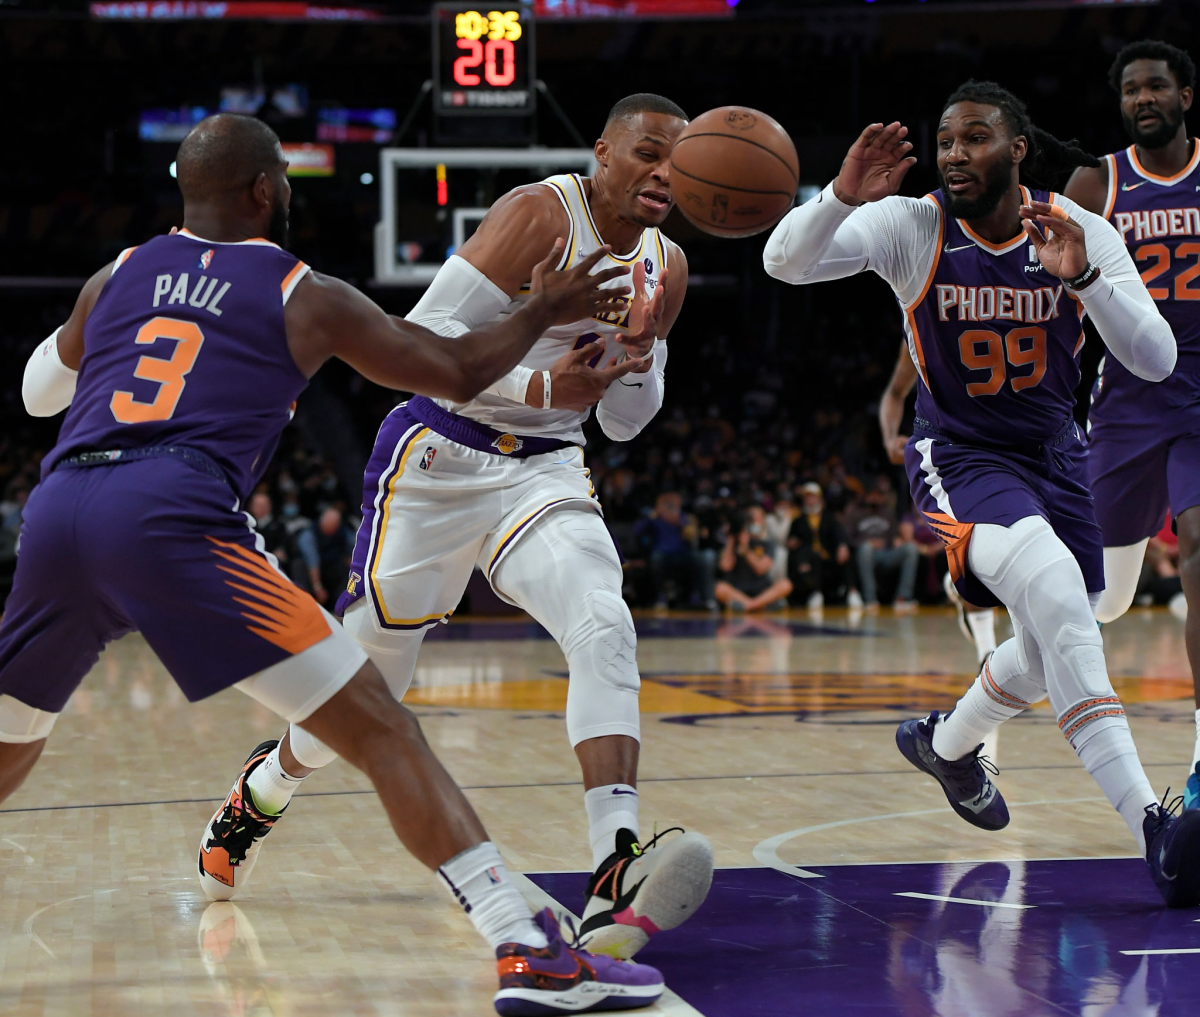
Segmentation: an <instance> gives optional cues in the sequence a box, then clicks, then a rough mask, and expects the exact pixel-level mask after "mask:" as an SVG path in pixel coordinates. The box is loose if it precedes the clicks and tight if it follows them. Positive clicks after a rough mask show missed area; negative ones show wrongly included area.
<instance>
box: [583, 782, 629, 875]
mask: <svg viewBox="0 0 1200 1017" xmlns="http://www.w3.org/2000/svg"><path fill="white" fill-rule="evenodd" d="M583 804H584V807H585V808H586V809H587V816H588V839H589V840H590V841H591V845H592V870H593V871H595V870H596V869H598V868H600V863H601V862H603V861H604V859H605V858H607V857H608V856H609V855H611V854H612V853H613V852H614V851H616V850H617V831H618V830H632V831H633V833H634V836H636V835H637V832H638V793H637V789H636V788H634V787H632V786H631V785H629V784H605V785H604V786H603V787H594V788H592V789H591V790H590V791H585V792H584V795H583Z"/></svg>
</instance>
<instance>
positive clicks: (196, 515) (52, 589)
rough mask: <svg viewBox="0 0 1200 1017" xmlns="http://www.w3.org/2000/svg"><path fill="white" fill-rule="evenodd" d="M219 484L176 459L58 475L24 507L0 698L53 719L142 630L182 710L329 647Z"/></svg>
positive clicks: (322, 629) (314, 611)
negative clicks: (124, 640) (105, 658)
mask: <svg viewBox="0 0 1200 1017" xmlns="http://www.w3.org/2000/svg"><path fill="white" fill-rule="evenodd" d="M236 505H237V498H236V496H235V495H234V493H233V491H232V490H231V489H230V488H229V487H228V486H227V485H226V484H225V483H224V482H223V481H222V480H220V479H217V478H216V477H215V476H212V475H211V474H210V473H207V472H204V471H202V470H200V469H198V468H197V467H196V466H195V465H192V464H189V463H188V462H185V461H182V460H180V459H177V458H171V457H160V458H150V459H142V460H138V461H133V462H126V463H120V464H113V465H104V466H86V467H70V466H60V467H59V468H58V469H56V470H55V472H53V473H51V474H50V475H49V476H48V477H46V479H45V480H43V481H42V482H41V483H40V484H39V485H38V486H37V487H36V488H35V489H34V491H33V494H32V495H31V496H30V498H29V502H28V504H27V506H26V508H25V513H24V523H23V526H22V529H21V545H20V553H19V555H18V560H17V571H16V575H15V577H14V580H13V589H12V593H11V594H10V595H9V598H8V602H7V605H6V612H5V615H4V620H3V622H2V623H0V694H7V695H10V696H13V697H14V698H16V699H18V700H19V701H20V702H22V703H24V704H26V705H27V706H31V707H34V708H35V709H38V710H45V711H48V712H51V713H58V712H59V711H61V710H62V708H63V706H64V705H65V704H66V702H67V700H68V699H69V698H70V696H71V693H72V692H73V691H74V690H75V688H76V687H77V686H78V685H79V683H80V682H81V681H82V680H83V677H84V675H85V674H87V672H88V671H89V670H90V669H91V667H92V666H93V665H94V664H95V663H96V660H97V658H98V657H99V654H100V651H101V649H103V648H104V645H105V644H106V643H108V642H109V641H110V640H112V639H115V638H117V637H118V636H121V635H123V634H125V633H127V632H132V631H134V630H137V631H140V632H141V633H142V634H143V635H144V636H145V638H146V641H147V642H148V643H149V644H150V647H151V649H153V650H154V652H155V653H156V654H158V656H159V659H161V660H162V662H163V664H164V665H165V666H166V668H167V670H168V671H169V672H170V673H171V676H172V677H173V678H174V679H175V681H176V682H177V683H178V685H179V687H180V688H181V689H182V690H183V692H184V694H185V695H186V696H187V698H188V699H190V700H193V701H194V700H197V699H203V698H204V697H205V696H210V695H212V694H213V693H215V692H219V691H221V690H222V689H225V688H228V687H229V686H231V685H233V684H235V683H236V682H239V681H241V680H242V679H243V678H248V677H249V676H250V675H253V674H256V673H257V672H259V671H262V670H264V669H265V668H268V667H270V666H271V665H273V664H277V663H279V662H280V661H281V660H284V659H285V658H287V657H290V656H292V655H294V654H297V653H300V652H302V651H303V650H306V649H307V648H308V647H310V646H312V645H314V644H316V643H318V642H320V641H321V640H322V639H324V638H326V637H327V636H328V635H329V634H330V631H331V630H330V627H329V623H328V622H327V621H326V619H325V616H324V615H323V614H322V613H321V610H320V608H319V607H318V606H317V603H316V601H314V600H313V599H312V598H311V597H310V596H309V595H308V594H307V593H304V592H303V591H302V590H300V589H298V588H297V587H296V586H294V585H293V584H292V583H291V582H289V581H288V579H287V578H286V577H285V576H284V575H283V574H282V573H281V572H280V571H279V570H278V569H277V568H276V567H275V565H274V562H273V561H272V560H271V559H270V558H268V557H267V555H266V553H265V552H264V551H263V550H262V549H261V547H260V546H258V544H257V540H256V536H255V534H254V531H253V530H252V529H251V528H250V526H249V517H248V516H247V515H245V514H244V513H242V512H239V511H237V510H236Z"/></svg>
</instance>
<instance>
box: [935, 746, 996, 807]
mask: <svg viewBox="0 0 1200 1017" xmlns="http://www.w3.org/2000/svg"><path fill="white" fill-rule="evenodd" d="M980 748H982V746H980ZM978 752H979V749H976V750H975V753H972V754H971V755H969V756H964V757H963V758H962V759H956V760H953V761H949V762H945V763H943V764H942V766H943V769H945V770H946V772H947V773H948V774H949V775H950V776H951V777H952V778H954V779H955V780H956V781H958V782H959V783H961V784H964V785H965V784H968V783H970V784H974V782H975V781H976V779H977V777H976V774H975V764H976V763H978V764H979V765H980V767H981V768H982V769H983V771H984V772H985V773H990V774H991V775H992V776H993V777H996V776H999V774H1000V768H999V767H998V766H997V765H996V764H995V763H993V762H992V761H991V759H989V758H988V757H987V756H980V755H976V753H978ZM989 784H991V780H990V779H989V778H987V777H984V779H983V787H982V788H980V790H979V793H978V794H977V795H976V796H975V798H974V799H973V801H979V799H980V798H982V797H983V796H984V795H985V794H986V793H987V789H988V785H989Z"/></svg>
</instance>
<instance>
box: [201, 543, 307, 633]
mask: <svg viewBox="0 0 1200 1017" xmlns="http://www.w3.org/2000/svg"><path fill="white" fill-rule="evenodd" d="M208 539H209V540H210V541H211V542H212V543H213V544H215V545H216V547H214V548H213V549H212V553H213V554H215V555H216V556H217V557H218V558H222V559H224V560H225V561H226V562H229V563H230V564H228V565H218V566H217V568H219V569H220V570H221V571H222V572H227V573H229V575H231V576H233V577H235V578H236V579H238V580H240V582H234V580H233V579H226V580H225V584H226V585H227V586H231V587H233V589H235V590H238V591H239V592H241V593H244V594H246V597H251V598H253V599H252V600H247V599H245V598H243V597H234V598H233V599H234V600H235V601H237V603H239V604H241V605H242V606H243V607H247V608H249V609H250V610H249V611H242V612H241V615H242V617H243V618H246V619H248V620H249V621H251V622H253V624H251V625H247V626H246V627H247V628H248V629H249V630H250V631H251V632H253V633H254V634H255V635H256V636H262V638H263V639H265V640H267V642H269V643H274V644H275V645H276V646H278V647H279V648H280V649H281V650H286V651H287V652H288V653H293V654H294V653H301V652H303V651H304V650H307V649H308V648H309V647H310V646H313V645H314V644H316V643H319V642H320V641H321V640H322V639H324V638H325V637H326V636H328V635H329V634H330V628H329V622H327V621H326V620H325V616H324V615H323V614H322V613H321V609H320V608H319V607H318V606H317V602H316V601H315V600H313V599H312V597H310V596H309V595H308V594H307V593H305V592H304V591H303V590H301V589H300V588H299V587H297V586H294V585H293V584H292V583H290V582H288V580H286V579H285V578H284V577H283V576H281V575H280V574H279V573H278V572H276V571H275V569H273V568H272V567H271V566H270V565H269V564H268V563H267V561H266V560H265V559H263V558H261V557H259V556H258V555H256V554H255V553H254V552H253V551H249V550H247V549H246V548H244V547H242V546H241V545H239V544H231V543H228V542H227V541H224V540H217V538H216V537H209V538H208ZM231 566H232V567H231Z"/></svg>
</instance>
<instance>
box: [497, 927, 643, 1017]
mask: <svg viewBox="0 0 1200 1017" xmlns="http://www.w3.org/2000/svg"><path fill="white" fill-rule="evenodd" d="M534 921H535V922H536V923H537V924H538V926H539V927H540V928H541V929H542V931H543V932H545V933H546V938H547V939H548V940H549V941H550V943H549V945H548V946H546V947H542V948H540V949H539V948H536V947H532V946H525V945H524V944H523V943H503V944H501V945H500V946H499V947H498V948H497V949H496V970H497V972H498V973H499V975H500V991H499V992H497V993H496V996H495V1003H496V1012H497V1013H499V1014H502V1015H503V1017H544V1015H545V1017H548V1015H551V1014H572V1013H590V1012H593V1011H596V1010H634V1009H636V1008H637V1007H641V1006H649V1005H650V1004H651V1003H653V1002H655V1000H657V999H658V997H659V996H661V995H662V994H663V989H664V988H665V986H664V985H663V977H662V975H661V974H660V973H659V972H658V970H657V969H655V968H652V967H650V966H648V965H646V964H634V963H633V962H632V961H620V960H614V959H613V958H612V957H604V956H600V955H597V954H592V953H587V952H586V951H584V950H581V949H579V948H578V947H576V946H571V945H569V944H568V943H567V942H566V940H564V939H563V935H562V930H561V929H559V927H558V921H557V920H556V919H555V917H554V914H553V912H551V910H550V909H549V908H546V909H545V910H544V911H542V912H541V913H540V914H538V915H536V916H534Z"/></svg>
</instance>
